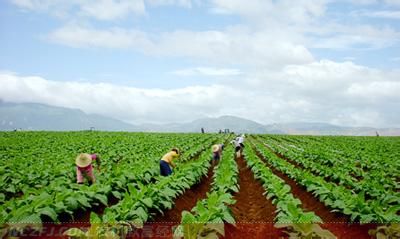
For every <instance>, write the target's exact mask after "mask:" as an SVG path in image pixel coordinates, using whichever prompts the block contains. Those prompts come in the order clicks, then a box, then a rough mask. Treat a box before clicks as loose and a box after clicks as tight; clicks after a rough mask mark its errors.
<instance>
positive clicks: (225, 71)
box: [171, 67, 242, 76]
mask: <svg viewBox="0 0 400 239" xmlns="http://www.w3.org/2000/svg"><path fill="white" fill-rule="evenodd" d="M171 74H174V75H178V76H196V75H202V76H238V75H241V74H242V72H241V71H240V70H238V69H231V68H214V67H194V68H188V69H182V70H176V71H173V72H171Z"/></svg>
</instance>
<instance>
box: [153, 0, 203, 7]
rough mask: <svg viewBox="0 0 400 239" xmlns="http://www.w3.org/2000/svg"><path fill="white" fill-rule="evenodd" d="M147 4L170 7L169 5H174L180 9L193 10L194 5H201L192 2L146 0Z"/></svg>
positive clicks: (182, 0) (185, 0) (188, 0)
mask: <svg viewBox="0 0 400 239" xmlns="http://www.w3.org/2000/svg"><path fill="white" fill-rule="evenodd" d="M146 2H147V3H148V4H149V5H150V6H168V5H174V6H180V7H186V8H192V6H193V4H194V3H195V4H199V2H198V1H196V0H195V1H192V0H146Z"/></svg>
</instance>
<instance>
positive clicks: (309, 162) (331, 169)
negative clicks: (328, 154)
mask: <svg viewBox="0 0 400 239" xmlns="http://www.w3.org/2000/svg"><path fill="white" fill-rule="evenodd" d="M267 146H268V147H270V148H271V149H273V150H274V151H275V152H278V153H280V154H281V155H284V156H285V157H286V158H288V159H290V160H292V161H294V162H296V163H297V164H299V165H301V166H302V167H304V168H305V169H307V170H310V171H311V172H313V173H314V174H316V175H319V176H322V177H324V178H326V179H328V180H329V181H332V182H336V183H338V184H339V185H343V186H344V187H346V188H348V189H351V190H352V191H354V192H355V193H357V194H364V195H366V197H369V198H370V199H373V200H377V201H380V203H381V206H382V207H390V206H392V205H394V204H399V203H400V193H398V192H395V191H392V190H389V189H388V188H387V187H385V185H388V184H381V182H377V181H374V180H365V179H364V180H362V181H358V180H357V179H355V178H354V177H351V176H350V175H349V170H348V169H347V168H348V167H349V164H347V165H346V163H342V164H340V163H339V161H338V160H337V162H332V164H330V165H327V164H326V163H324V164H321V163H320V161H321V157H322V156H321V155H323V154H322V153H321V154H316V153H314V154H311V153H310V151H309V150H307V149H305V150H304V151H303V152H301V153H298V152H296V150H295V149H292V148H288V149H286V150H284V149H282V147H279V145H277V144H275V143H274V142H271V141H268V144H267ZM316 157H318V158H319V159H320V160H316ZM353 167H354V165H353ZM389 181H390V182H393V181H392V180H389Z"/></svg>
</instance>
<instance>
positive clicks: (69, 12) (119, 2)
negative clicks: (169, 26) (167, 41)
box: [11, 0, 145, 20]
mask: <svg viewBox="0 0 400 239" xmlns="http://www.w3.org/2000/svg"><path fill="white" fill-rule="evenodd" d="M11 2H12V3H14V4H15V5H16V6H18V7H20V8H22V9H26V10H31V11H39V12H45V13H49V14H51V15H54V16H58V17H66V16H70V18H75V17H76V16H87V17H90V18H95V19H97V20H115V19H120V18H125V17H127V16H128V15H130V14H133V15H143V14H145V5H144V2H143V0H11Z"/></svg>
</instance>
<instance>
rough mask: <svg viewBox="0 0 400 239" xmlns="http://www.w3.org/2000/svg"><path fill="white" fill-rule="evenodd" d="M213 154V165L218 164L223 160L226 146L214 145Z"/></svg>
mask: <svg viewBox="0 0 400 239" xmlns="http://www.w3.org/2000/svg"><path fill="white" fill-rule="evenodd" d="M211 149H212V153H213V156H212V157H213V164H214V163H215V162H218V160H220V159H221V156H222V150H224V144H214V145H213V146H212V147H211Z"/></svg>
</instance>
